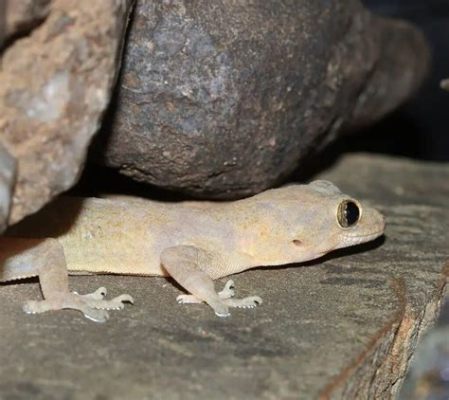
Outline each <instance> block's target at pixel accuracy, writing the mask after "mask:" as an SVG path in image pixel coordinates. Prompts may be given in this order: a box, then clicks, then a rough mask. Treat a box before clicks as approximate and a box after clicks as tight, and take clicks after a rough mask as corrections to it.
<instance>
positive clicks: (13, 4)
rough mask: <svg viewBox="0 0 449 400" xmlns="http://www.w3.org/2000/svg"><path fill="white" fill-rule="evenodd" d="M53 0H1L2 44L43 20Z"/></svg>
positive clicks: (0, 38)
mask: <svg viewBox="0 0 449 400" xmlns="http://www.w3.org/2000/svg"><path fill="white" fill-rule="evenodd" d="M50 2H51V0H2V1H0V46H1V45H2V43H3V42H4V40H6V39H7V38H9V37H10V36H12V35H16V34H22V33H25V32H27V31H29V30H30V29H31V28H33V27H34V26H36V25H37V24H38V23H39V22H41V21H42V20H43V19H44V18H45V17H46V16H47V15H48V13H49V12H50Z"/></svg>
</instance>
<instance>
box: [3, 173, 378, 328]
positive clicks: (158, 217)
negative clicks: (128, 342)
mask: <svg viewBox="0 0 449 400" xmlns="http://www.w3.org/2000/svg"><path fill="white" fill-rule="evenodd" d="M384 226H385V223H384V218H383V216H382V215H381V214H380V213H379V212H378V211H376V210H375V209H373V208H370V207H367V206H365V207H364V206H363V205H362V204H361V203H360V202H359V201H357V200H355V199H353V198H351V197H350V196H348V195H346V194H343V193H342V192H341V191H340V190H339V189H338V188H337V187H336V186H334V185H333V184H332V183H330V182H327V181H314V182H312V183H310V184H308V185H290V186H286V187H281V188H278V189H272V190H267V191H265V192H263V193H260V194H258V195H256V196H253V197H250V198H247V199H243V200H239V201H234V202H220V203H214V202H201V201H198V202H178V203H168V202H167V203H166V202H157V201H151V200H147V199H140V198H135V197H119V198H115V199H108V198H106V199H100V198H87V199H81V198H61V199H59V200H57V201H56V202H54V203H53V204H51V205H50V206H48V207H47V208H45V209H44V210H41V211H40V212H39V213H38V214H36V215H34V216H33V217H31V218H28V219H27V220H25V221H23V223H21V224H19V225H18V226H17V227H15V228H14V229H13V230H12V231H11V232H10V233H9V235H13V236H15V237H4V238H1V240H0V257H1V260H0V262H1V265H2V267H0V281H10V280H14V279H21V278H27V277H31V276H39V279H40V284H41V288H42V292H43V295H44V300H43V301H28V302H27V303H26V304H25V305H24V309H25V311H26V312H29V313H40V312H44V311H48V310H59V309H64V308H68V309H76V310H80V311H81V312H83V313H84V315H85V316H86V317H88V318H90V319H93V320H96V321H104V320H105V319H106V318H107V311H106V309H118V308H123V302H127V301H129V302H132V298H131V296H129V295H121V296H118V297H116V298H115V299H112V300H106V299H104V295H105V294H106V293H105V289H104V288H100V289H99V290H97V291H96V292H94V293H92V294H88V295H79V294H77V293H70V292H69V289H68V277H67V270H69V272H75V273H95V274H103V273H104V274H108V273H109V274H110V273H112V274H136V275H148V276H171V277H173V278H174V279H175V280H176V281H177V282H178V283H179V284H180V285H181V286H182V287H183V288H184V289H185V290H186V291H187V292H188V293H189V294H183V295H180V296H179V297H178V302H180V303H197V302H205V303H207V304H209V305H210V306H211V307H212V309H213V310H214V311H215V313H216V314H217V315H218V316H228V315H229V307H254V306H256V305H257V304H260V303H261V302H262V300H261V298H260V297H258V296H250V297H246V298H242V299H236V298H235V297H234V287H233V282H232V281H228V283H226V285H225V287H224V289H223V290H222V291H221V292H219V293H217V292H216V291H215V288H214V283H213V279H216V278H220V277H224V276H227V275H231V274H235V273H238V272H241V271H244V270H247V269H250V268H254V267H257V266H276V265H283V264H290V263H298V262H303V261H307V260H311V259H315V258H318V257H321V256H322V255H324V254H326V253H328V252H330V251H332V250H335V249H338V248H342V247H348V246H352V245H356V244H359V243H364V242H367V241H370V240H373V239H375V238H377V237H378V236H380V235H382V234H383V232H384ZM18 236H20V237H21V239H19V238H18ZM26 238H28V239H26ZM32 238H34V239H32ZM36 238H41V239H36ZM52 238H53V239H52ZM261 273H263V272H261Z"/></svg>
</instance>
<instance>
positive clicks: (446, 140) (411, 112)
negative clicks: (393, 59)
mask: <svg viewBox="0 0 449 400" xmlns="http://www.w3.org/2000/svg"><path fill="white" fill-rule="evenodd" d="M362 2H363V3H364V4H365V6H366V7H368V8H369V9H371V10H372V11H373V12H376V13H378V14H382V15H384V16H391V17H395V18H403V19H406V20H409V21H411V22H413V23H415V24H416V25H418V26H419V27H420V28H421V29H422V31H423V32H424V34H425V35H426V37H427V39H428V41H429V43H430V45H431V48H432V53H433V66H432V69H431V73H430V76H429V77H428V79H427V81H426V82H425V83H424V85H423V87H422V89H421V90H420V92H419V93H417V95H416V96H415V97H414V98H413V99H412V100H411V101H409V102H408V104H406V105H404V106H403V107H402V108H401V109H400V110H398V111H397V112H395V113H394V114H392V115H390V116H389V117H387V118H386V119H385V120H383V121H382V122H381V123H379V124H377V125H376V126H374V127H372V128H370V129H369V130H368V132H364V134H363V135H356V136H351V137H345V138H343V139H342V141H344V142H345V144H344V146H343V144H342V143H340V146H343V147H346V148H347V149H349V150H368V151H374V152H380V153H388V154H396V155H403V156H407V157H413V158H418V159H424V160H434V161H449V92H446V91H444V90H442V89H440V86H439V84H440V81H441V80H442V79H444V78H449V0H362Z"/></svg>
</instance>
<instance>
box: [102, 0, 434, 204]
mask: <svg viewBox="0 0 449 400" xmlns="http://www.w3.org/2000/svg"><path fill="white" fill-rule="evenodd" d="M427 64H428V50H427V46H426V44H425V41H424V39H423V37H422V35H421V34H420V33H419V32H418V31H417V30H416V29H414V28H413V27H412V26H410V25H407V24H405V23H403V22H400V21H392V20H384V19H380V18H377V17H374V16H373V15H372V14H370V13H368V12H367V11H366V10H365V9H364V8H363V7H362V6H361V4H360V2H359V1H357V0H351V1H345V2H342V1H340V0H330V1H326V2H323V1H321V2H320V1H305V0H302V1H290V2H289V1H285V2H281V3H279V1H277V0H266V1H263V2H262V1H260V2H252V3H251V6H249V4H247V3H245V2H244V3H242V2H238V1H233V0H223V1H220V2H213V1H209V0H196V1H184V0H167V1H163V2H161V1H156V0H142V1H140V2H139V3H138V5H137V8H136V12H135V15H134V21H133V23H132V26H131V30H130V35H129V42H128V46H127V48H126V54H125V60H124V68H123V75H122V79H121V82H120V90H119V92H118V98H117V104H116V110H115V113H114V114H113V115H112V118H111V124H110V126H109V125H108V126H107V127H106V129H105V132H104V135H103V137H102V140H101V141H99V144H98V146H97V150H98V151H99V153H102V154H101V155H100V156H99V158H100V159H101V160H102V162H103V163H104V164H106V165H108V166H111V167H114V168H118V169H119V170H120V171H121V172H122V173H123V174H125V175H127V176H130V177H132V178H134V179H136V180H139V181H144V182H148V183H152V184H155V185H158V186H161V187H164V188H169V189H174V190H178V191H183V192H186V193H189V194H192V195H195V196H200V197H212V198H235V197H240V196H245V195H249V194H251V193H255V192H258V191H261V190H263V189H265V188H267V187H269V186H271V185H273V184H275V183H276V182H278V181H279V180H280V179H282V178H283V177H285V176H286V175H287V174H289V173H290V172H291V171H292V170H293V169H294V168H296V167H297V166H298V165H301V164H300V163H301V161H302V160H304V158H305V157H306V156H308V155H310V153H311V151H312V150H314V149H317V148H319V147H321V146H323V145H324V144H325V143H326V142H328V141H330V140H331V139H333V138H334V137H335V135H336V134H337V132H339V131H340V130H341V128H342V127H343V126H345V125H346V126H350V125H352V126H359V125H363V124H366V123H370V122H372V121H373V120H376V119H379V118H380V117H381V116H382V115H384V114H385V113H387V112H389V111H391V110H392V109H393V108H395V107H396V106H397V105H398V104H400V103H401V102H402V101H403V100H404V99H405V98H406V97H408V96H409V95H410V94H411V93H412V92H413V91H414V90H415V89H416V87H417V85H418V84H419V83H420V82H421V80H422V78H423V76H424V73H425V70H426V67H427Z"/></svg>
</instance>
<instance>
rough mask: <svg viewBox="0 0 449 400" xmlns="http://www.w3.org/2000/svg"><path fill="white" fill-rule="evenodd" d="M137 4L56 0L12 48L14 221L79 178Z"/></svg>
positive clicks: (4, 90)
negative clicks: (132, 8)
mask: <svg viewBox="0 0 449 400" xmlns="http://www.w3.org/2000/svg"><path fill="white" fill-rule="evenodd" d="M25 3H26V2H25ZM41 3H42V2H37V3H34V5H35V6H37V5H38V4H41ZM44 3H45V2H44ZM131 3H132V0H127V1H119V0H114V1H107V2H104V1H88V0H82V1H79V0H53V1H52V2H51V4H50V10H49V14H48V16H47V17H46V18H45V20H44V21H42V23H41V24H40V25H39V26H37V27H36V28H35V29H33V30H32V31H31V32H30V33H29V35H28V36H26V37H21V38H18V39H17V40H15V41H14V42H13V43H11V44H10V45H9V47H8V48H7V49H5V51H4V53H3V57H2V60H1V68H0V141H1V142H2V143H4V144H5V146H6V147H7V149H8V151H9V152H10V153H11V154H12V155H13V156H14V157H16V158H17V160H18V180H17V185H16V189H15V194H14V199H13V205H12V210H11V218H10V222H11V223H13V222H16V221H18V220H19V219H21V218H22V217H23V216H25V215H27V214H30V213H32V212H34V211H36V210H37V209H39V208H40V207H41V206H42V205H43V204H45V203H46V202H47V201H49V200H50V199H51V198H52V197H54V196H55V195H57V194H58V193H60V192H61V191H63V190H66V189H68V188H69V187H71V186H72V185H73V183H74V182H75V181H76V179H77V177H78V175H79V172H80V171H81V169H82V167H83V163H84V159H85V153H86V151H87V146H88V145H89V143H90V139H91V137H92V135H93V134H94V133H95V132H96V131H97V129H98V126H99V122H100V117H101V116H102V113H103V111H104V110H105V109H106V106H107V105H108V102H109V98H110V92H111V89H112V86H113V83H114V82H115V77H116V74H117V69H118V67H119V65H120V62H119V55H120V48H121V44H122V41H123V33H124V28H125V26H126V22H127V16H128V12H129V8H130V5H131ZM8 4H9V3H8ZM14 4H16V3H15V2H14ZM20 4H24V2H18V3H17V6H19V5H20Z"/></svg>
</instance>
